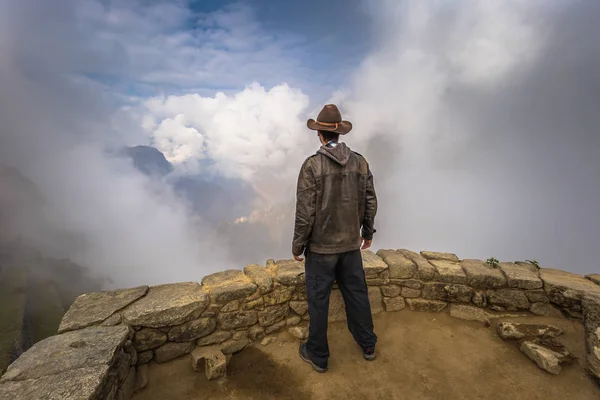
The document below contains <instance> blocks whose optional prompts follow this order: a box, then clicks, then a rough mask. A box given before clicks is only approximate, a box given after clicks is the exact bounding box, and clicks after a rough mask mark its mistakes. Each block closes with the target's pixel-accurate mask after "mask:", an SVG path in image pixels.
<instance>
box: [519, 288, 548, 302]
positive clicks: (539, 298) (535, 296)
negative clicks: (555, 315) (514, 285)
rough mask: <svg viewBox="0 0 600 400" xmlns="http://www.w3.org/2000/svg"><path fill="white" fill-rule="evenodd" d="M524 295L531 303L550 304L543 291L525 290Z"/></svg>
mask: <svg viewBox="0 0 600 400" xmlns="http://www.w3.org/2000/svg"><path fill="white" fill-rule="evenodd" d="M524 293H525V296H527V299H529V301H530V302H532V303H550V299H549V298H548V295H547V294H546V292H545V291H544V290H543V289H537V290H526V291H525V292H524Z"/></svg>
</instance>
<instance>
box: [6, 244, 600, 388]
mask: <svg viewBox="0 0 600 400" xmlns="http://www.w3.org/2000/svg"><path fill="white" fill-rule="evenodd" d="M363 261H364V269H365V279H366V282H367V284H368V286H369V299H370V301H371V307H372V310H373V313H374V314H377V313H380V312H398V311H401V310H403V309H410V310H412V311H421V312H432V313H437V312H449V313H450V315H451V316H453V317H456V318H461V319H465V320H472V321H481V322H484V323H486V324H487V325H488V326H489V324H490V321H491V320H495V319H498V318H507V317H513V316H526V315H531V313H533V314H536V315H543V316H552V317H557V316H558V317H565V318H575V319H580V320H582V322H583V324H584V326H585V332H586V347H587V366H588V369H589V372H590V374H591V375H592V376H594V377H596V378H600V285H599V282H600V275H598V274H594V275H589V276H587V277H584V276H581V275H577V274H572V273H569V272H564V271H559V270H555V269H545V268H542V269H539V268H538V267H537V266H535V265H532V264H529V263H526V262H500V263H491V264H488V263H487V262H484V261H481V260H472V259H464V260H461V259H459V258H458V257H457V256H456V255H455V254H451V253H440V252H432V251H422V252H420V253H416V252H413V251H410V250H405V249H400V250H379V251H378V252H377V254H375V253H373V252H371V251H364V252H363ZM329 311H330V314H329V318H330V320H331V321H340V320H345V319H346V311H345V307H344V301H343V298H342V295H341V293H340V291H339V290H338V289H337V287H336V286H334V290H333V292H332V295H331V299H330V305H329ZM496 329H497V332H498V333H499V335H500V336H502V337H504V338H506V339H507V340H511V341H514V342H515V343H518V345H519V346H520V348H521V350H522V351H523V352H524V353H525V354H527V356H529V357H530V358H532V359H533V360H534V361H535V362H536V363H537V364H538V365H539V366H540V367H541V368H544V369H546V370H547V371H548V372H551V373H558V371H560V365H561V364H563V363H565V362H567V361H569V360H570V357H571V356H570V354H567V353H568V352H567V353H565V352H564V351H563V350H564V349H561V348H560V346H559V344H558V342H556V340H555V339H554V338H555V337H556V336H558V335H560V334H561V333H562V332H561V331H560V330H559V329H558V328H556V327H552V326H533V325H523V324H516V323H511V322H506V321H503V322H502V323H501V325H498V326H497V327H496ZM282 330H287V331H288V332H289V333H290V334H291V335H293V336H295V337H297V338H298V339H301V340H302V339H305V338H306V337H307V335H308V306H307V303H306V287H305V280H304V265H303V263H301V262H296V261H293V260H280V261H274V260H269V261H267V263H266V266H260V265H248V266H246V267H245V268H244V269H243V270H227V271H223V272H219V273H216V274H212V275H209V276H206V277H204V278H203V279H202V281H201V282H200V283H198V282H183V283H174V284H166V285H158V286H152V287H148V286H140V287H137V288H132V289H123V290H112V291H104V292H98V293H90V294H85V295H81V296H79V297H78V298H77V299H76V300H75V302H74V303H73V305H72V306H71V308H70V309H69V311H68V312H67V313H66V314H65V316H64V318H63V320H62V322H61V324H60V327H59V329H58V335H56V336H53V337H50V338H47V339H45V340H42V341H40V342H39V343H37V344H35V345H34V346H33V347H32V348H30V349H29V350H28V351H27V352H25V353H24V354H23V355H21V357H19V358H18V359H17V360H16V361H15V362H14V363H13V364H12V365H10V367H9V368H8V370H7V372H6V373H5V374H4V375H3V376H2V377H1V378H0V400H3V399H11V400H13V399H16V398H18V399H40V398H44V399H65V398H72V399H108V400H110V399H118V400H121V399H127V398H129V397H130V396H131V395H132V393H134V392H135V391H137V390H142V389H144V387H145V386H146V385H147V384H148V376H147V366H148V363H149V362H150V361H153V362H156V363H164V362H169V361H171V360H174V359H176V358H179V357H181V356H184V355H186V354H189V355H188V357H190V359H191V368H193V369H194V370H198V371H204V374H205V375H206V377H207V378H208V379H214V378H218V377H221V376H223V375H225V374H226V370H227V363H228V361H229V360H230V358H231V357H232V355H233V354H235V353H237V352H239V351H241V350H243V349H244V348H245V347H247V346H249V345H255V344H258V343H262V344H268V343H269V342H270V341H272V340H273V338H274V337H273V336H272V335H273V334H274V333H276V332H278V331H282Z"/></svg>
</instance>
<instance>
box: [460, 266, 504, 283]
mask: <svg viewBox="0 0 600 400" xmlns="http://www.w3.org/2000/svg"><path fill="white" fill-rule="evenodd" d="M460 265H461V267H462V268H463V270H464V271H465V275H466V276H467V284H468V285H469V286H471V287H473V288H476V289H496V288H502V287H505V286H506V278H505V277H504V274H503V273H502V271H501V270H500V269H496V268H492V267H490V266H489V265H488V264H486V263H485V262H483V261H481V260H471V259H468V260H463V261H461V262H460Z"/></svg>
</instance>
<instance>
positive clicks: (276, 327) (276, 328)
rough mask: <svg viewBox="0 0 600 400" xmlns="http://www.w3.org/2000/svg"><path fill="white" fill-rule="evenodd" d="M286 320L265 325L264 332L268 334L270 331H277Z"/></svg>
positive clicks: (283, 325)
mask: <svg viewBox="0 0 600 400" xmlns="http://www.w3.org/2000/svg"><path fill="white" fill-rule="evenodd" d="M285 325H286V322H285V320H283V321H279V322H276V323H274V324H273V325H271V326H267V327H266V328H265V333H266V334H267V335H269V334H270V333H273V332H277V331H280V330H282V329H283V328H285Z"/></svg>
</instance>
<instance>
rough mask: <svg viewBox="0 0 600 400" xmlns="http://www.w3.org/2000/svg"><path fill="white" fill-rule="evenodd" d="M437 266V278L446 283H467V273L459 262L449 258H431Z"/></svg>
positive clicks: (432, 262) (431, 261)
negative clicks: (448, 259)
mask: <svg viewBox="0 0 600 400" xmlns="http://www.w3.org/2000/svg"><path fill="white" fill-rule="evenodd" d="M429 262H430V263H431V264H432V265H433V266H434V267H435V270H436V272H437V278H438V280H439V281H440V282H445V283H467V275H466V274H465V271H463V269H462V267H461V266H460V264H459V263H457V262H454V261H447V260H429Z"/></svg>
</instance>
